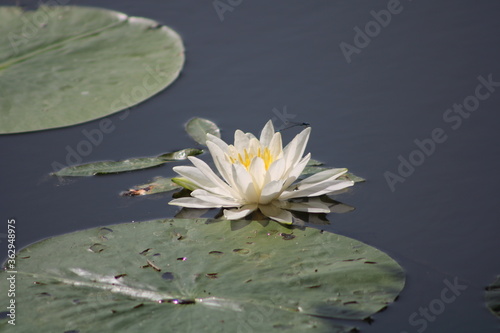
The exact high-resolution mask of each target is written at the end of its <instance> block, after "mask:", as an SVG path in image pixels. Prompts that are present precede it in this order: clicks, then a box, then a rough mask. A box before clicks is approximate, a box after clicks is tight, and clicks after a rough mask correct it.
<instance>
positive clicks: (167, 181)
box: [121, 177, 180, 197]
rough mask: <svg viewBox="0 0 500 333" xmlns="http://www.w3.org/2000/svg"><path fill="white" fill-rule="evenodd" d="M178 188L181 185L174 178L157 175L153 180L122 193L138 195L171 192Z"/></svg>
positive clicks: (130, 195)
mask: <svg viewBox="0 0 500 333" xmlns="http://www.w3.org/2000/svg"><path fill="white" fill-rule="evenodd" d="M178 188H180V186H179V185H177V184H175V183H173V182H172V178H165V177H156V178H154V179H153V181H152V182H150V183H147V184H143V185H137V186H134V187H133V188H131V189H129V190H128V191H124V192H122V193H121V195H123V196H129V197H134V196H138V195H148V194H156V193H162V192H169V191H172V190H176V189H178Z"/></svg>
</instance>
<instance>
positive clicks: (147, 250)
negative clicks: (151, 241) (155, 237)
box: [139, 248, 151, 255]
mask: <svg viewBox="0 0 500 333" xmlns="http://www.w3.org/2000/svg"><path fill="white" fill-rule="evenodd" d="M150 250H151V248H147V249H145V250H144V251H142V252H139V254H140V255H145V254H146V253H148V252H149V251H150Z"/></svg>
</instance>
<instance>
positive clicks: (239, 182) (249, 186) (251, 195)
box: [232, 164, 258, 203]
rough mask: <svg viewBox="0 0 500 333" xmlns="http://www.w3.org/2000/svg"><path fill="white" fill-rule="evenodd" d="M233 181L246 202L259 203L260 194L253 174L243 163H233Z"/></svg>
mask: <svg viewBox="0 0 500 333" xmlns="http://www.w3.org/2000/svg"><path fill="white" fill-rule="evenodd" d="M232 172H233V181H234V183H235V185H236V186H237V188H238V191H239V193H240V197H241V198H243V200H244V202H245V203H257V200H258V196H257V191H256V190H255V186H254V184H253V180H252V176H250V174H249V173H248V171H247V170H246V169H245V167H244V166H243V165H241V164H233V165H232Z"/></svg>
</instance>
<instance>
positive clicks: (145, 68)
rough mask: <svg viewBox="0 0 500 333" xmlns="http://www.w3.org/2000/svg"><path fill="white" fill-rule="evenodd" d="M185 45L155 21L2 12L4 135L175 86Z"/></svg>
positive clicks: (100, 13) (104, 13)
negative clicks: (173, 82)
mask: <svg viewBox="0 0 500 333" xmlns="http://www.w3.org/2000/svg"><path fill="white" fill-rule="evenodd" d="M183 63H184V47H183V45H182V40H181V38H180V37H179V35H177V33H176V32H175V31H173V30H172V29H170V28H168V27H166V26H163V25H161V24H159V23H158V22H155V21H153V20H150V19H146V18H140V17H129V16H127V15H125V14H123V13H119V12H115V11H110V10H105V9H97V8H87V7H74V6H62V7H60V6H56V7H51V6H41V7H40V8H39V9H38V10H36V11H23V10H22V9H21V8H19V7H0V91H1V92H2V94H1V96H0V134H2V133H18V132H26V131H35V130H42V129H48V128H54V127H61V126H67V125H73V124H78V123H82V122H85V121H89V120H92V119H96V118H100V117H103V116H106V115H108V114H111V113H113V112H116V111H119V110H123V109H126V108H128V107H130V106H133V105H135V104H137V103H139V102H142V101H143V100H145V99H147V98H149V97H151V96H153V95H154V94H156V93H158V92H159V91H161V90H163V89H164V88H165V87H167V86H168V85H169V84H170V83H172V81H174V80H175V79H176V78H177V76H178V75H179V72H180V70H181V68H182V66H183Z"/></svg>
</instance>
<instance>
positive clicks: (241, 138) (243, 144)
mask: <svg viewBox="0 0 500 333" xmlns="http://www.w3.org/2000/svg"><path fill="white" fill-rule="evenodd" d="M249 142H250V139H249V138H248V136H247V135H245V133H243V132H242V131H241V130H236V131H235V132H234V146H235V147H236V149H237V150H238V152H239V153H241V152H242V151H243V149H245V148H248V143H249Z"/></svg>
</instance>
